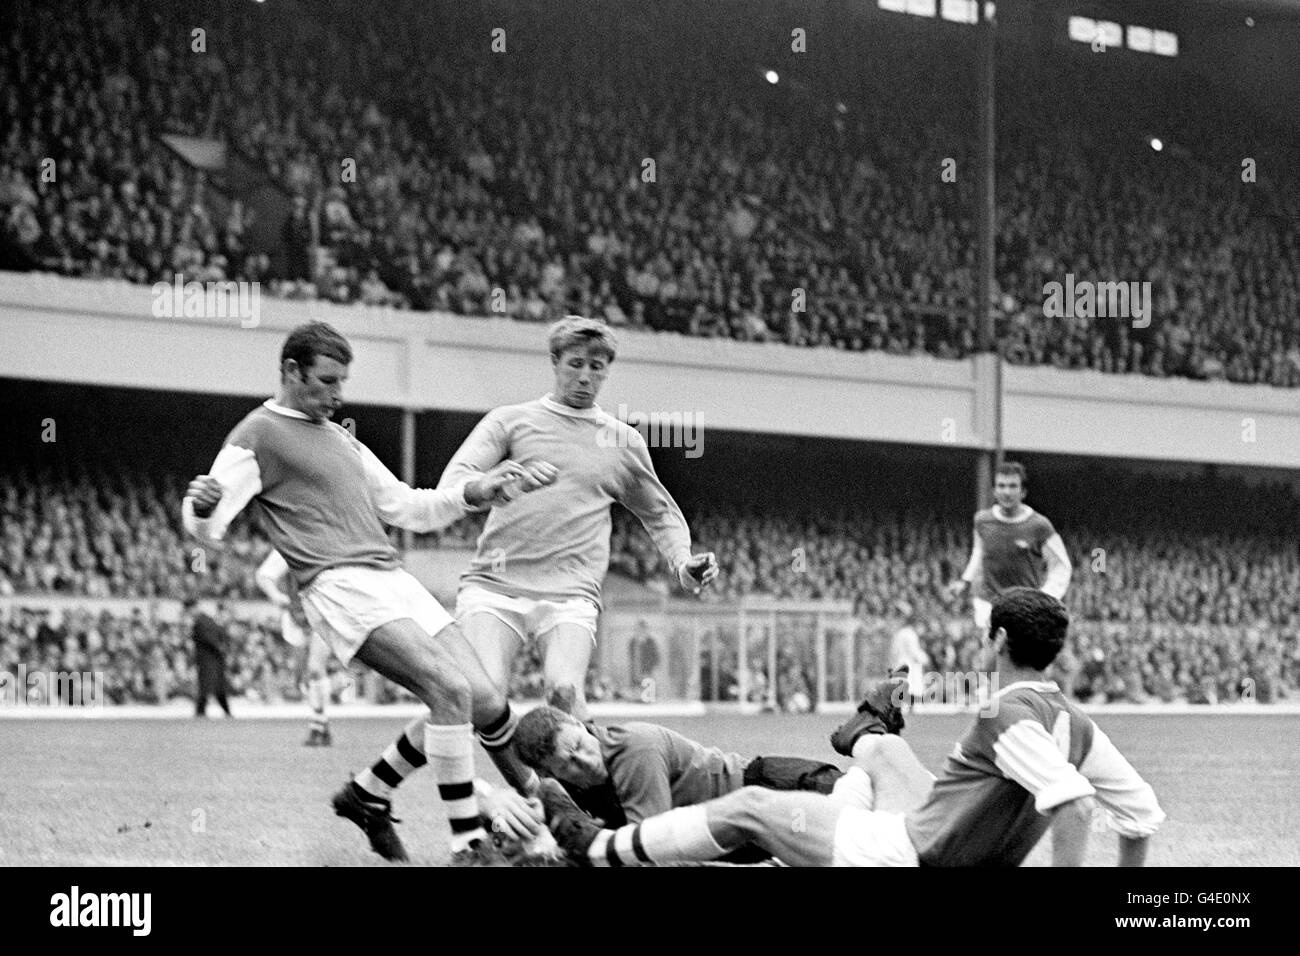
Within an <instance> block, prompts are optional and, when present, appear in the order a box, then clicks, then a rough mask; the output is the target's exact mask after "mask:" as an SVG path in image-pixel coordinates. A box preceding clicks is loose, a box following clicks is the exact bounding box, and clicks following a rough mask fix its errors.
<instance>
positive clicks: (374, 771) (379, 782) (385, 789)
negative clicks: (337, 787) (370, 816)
mask: <svg viewBox="0 0 1300 956" xmlns="http://www.w3.org/2000/svg"><path fill="white" fill-rule="evenodd" d="M424 724H425V717H424V716H423V715H421V716H419V717H416V718H415V719H414V720H412V721H411V722H410V723H409V724H407V725H406V729H405V730H403V731H402V735H401V736H400V737H398V738H397V739H396V740H395V741H393V742H392V743H391V744H389V745H388V748H387V749H386V750H385V751H384V753H383V756H381V757H380V758H379V759H378V760H376V761H375V762H374V763H373V764H372V765H371V766H369V767H367V768H366V769H365V770H363V771H361V772H360V773H359V774H357V775H356V777H355V778H353V782H354V783H356V785H357V786H358V787H360V788H361V789H362V791H364V792H365V793H366V794H367V795H369V796H371V797H373V798H374V799H376V800H391V799H392V798H393V791H394V790H396V789H397V788H398V787H399V786H401V783H402V781H403V780H405V779H406V778H407V777H409V776H410V775H411V774H413V773H414V772H415V771H417V770H419V769H420V768H421V767H423V766H424V765H425V764H426V763H428V762H429V758H428V757H426V756H425V755H424Z"/></svg>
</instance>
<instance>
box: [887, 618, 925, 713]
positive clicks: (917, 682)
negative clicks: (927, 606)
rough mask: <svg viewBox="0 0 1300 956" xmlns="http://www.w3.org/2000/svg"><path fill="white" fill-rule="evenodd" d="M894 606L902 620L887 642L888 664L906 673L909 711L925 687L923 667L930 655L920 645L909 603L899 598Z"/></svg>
mask: <svg viewBox="0 0 1300 956" xmlns="http://www.w3.org/2000/svg"><path fill="white" fill-rule="evenodd" d="M894 607H895V608H896V609H897V610H898V614H899V617H901V618H902V622H901V623H900V625H899V628H898V630H896V631H895V632H894V636H893V637H892V638H891V639H890V642H889V666H890V669H891V670H893V669H895V668H900V669H902V670H904V671H906V673H907V706H908V712H909V713H910V712H911V709H912V707H913V706H914V705H915V704H916V699H917V698H918V697H920V696H921V694H922V692H923V691H924V689H925V669H926V668H927V667H929V666H930V655H929V654H927V653H926V652H925V648H923V647H922V646H921V634H920V632H919V631H917V629H916V625H915V617H914V615H913V611H912V605H911V603H909V602H908V601H901V600H900V601H898V602H897V603H896V604H895V605H894Z"/></svg>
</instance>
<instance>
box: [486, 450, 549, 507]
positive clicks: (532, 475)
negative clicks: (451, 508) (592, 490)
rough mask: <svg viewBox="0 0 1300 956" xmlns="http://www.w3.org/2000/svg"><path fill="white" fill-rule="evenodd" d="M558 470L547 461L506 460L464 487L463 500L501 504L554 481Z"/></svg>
mask: <svg viewBox="0 0 1300 956" xmlns="http://www.w3.org/2000/svg"><path fill="white" fill-rule="evenodd" d="M558 474H559V469H558V468H556V467H555V466H554V465H552V464H551V463H550V462H547V461H535V462H530V463H528V464H520V463H519V462H517V461H511V460H510V459H508V458H507V459H506V460H505V461H503V462H501V463H500V464H498V465H496V466H494V467H493V468H491V469H489V470H488V471H485V472H484V473H483V474H482V475H481V476H480V477H478V478H475V479H474V480H473V481H471V482H469V484H467V485H466V486H465V500H466V501H468V502H469V503H470V504H472V505H474V506H475V507H478V506H480V505H504V504H507V503H509V502H511V501H514V500H515V499H516V498H518V497H519V496H520V495H522V494H527V493H528V492H530V491H536V490H537V489H538V488H542V487H545V486H546V485H549V484H551V483H552V482H553V481H555V476H556V475H558Z"/></svg>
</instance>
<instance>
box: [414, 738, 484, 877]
mask: <svg viewBox="0 0 1300 956" xmlns="http://www.w3.org/2000/svg"><path fill="white" fill-rule="evenodd" d="M473 747H474V735H473V729H472V728H471V727H470V725H469V724H454V725H448V724H426V725H425V728H424V753H425V755H426V756H427V757H428V758H429V767H430V769H431V770H432V771H433V774H434V778H435V779H436V780H437V781H438V795H439V796H440V797H442V803H443V807H444V808H445V809H446V811H447V820H448V822H449V823H450V824H451V852H452V853H456V852H458V851H460V850H463V849H465V848H466V847H468V846H469V845H470V843H472V842H473V841H474V840H478V839H482V838H484V837H486V836H487V834H486V832H485V831H484V830H483V826H482V824H481V823H480V822H479V816H478V798H477V797H476V796H475V794H474V753H473Z"/></svg>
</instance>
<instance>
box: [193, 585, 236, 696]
mask: <svg viewBox="0 0 1300 956" xmlns="http://www.w3.org/2000/svg"><path fill="white" fill-rule="evenodd" d="M194 608H195V601H194V600H193V599H192V598H191V599H190V600H188V601H186V602H185V610H186V611H194ZM190 636H191V638H192V639H193V640H194V662H195V664H196V666H197V667H198V685H199V686H198V695H197V697H196V698H195V702H194V716H195V717H206V716H207V715H208V714H207V711H208V698H209V697H215V698H216V699H217V703H218V704H220V705H221V709H222V710H224V711H225V712H226V716H227V717H230V716H232V714H231V713H230V703H229V702H228V701H227V700H226V651H227V650H228V649H229V646H230V635H229V634H227V633H226V629H225V628H224V627H222V626H221V625H220V624H218V623H217V622H216V620H214V619H213V618H212V617H211V616H210V615H209V614H207V613H205V612H203V611H198V612H197V613H195V615H194V629H193V630H192V631H191V633H190Z"/></svg>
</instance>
